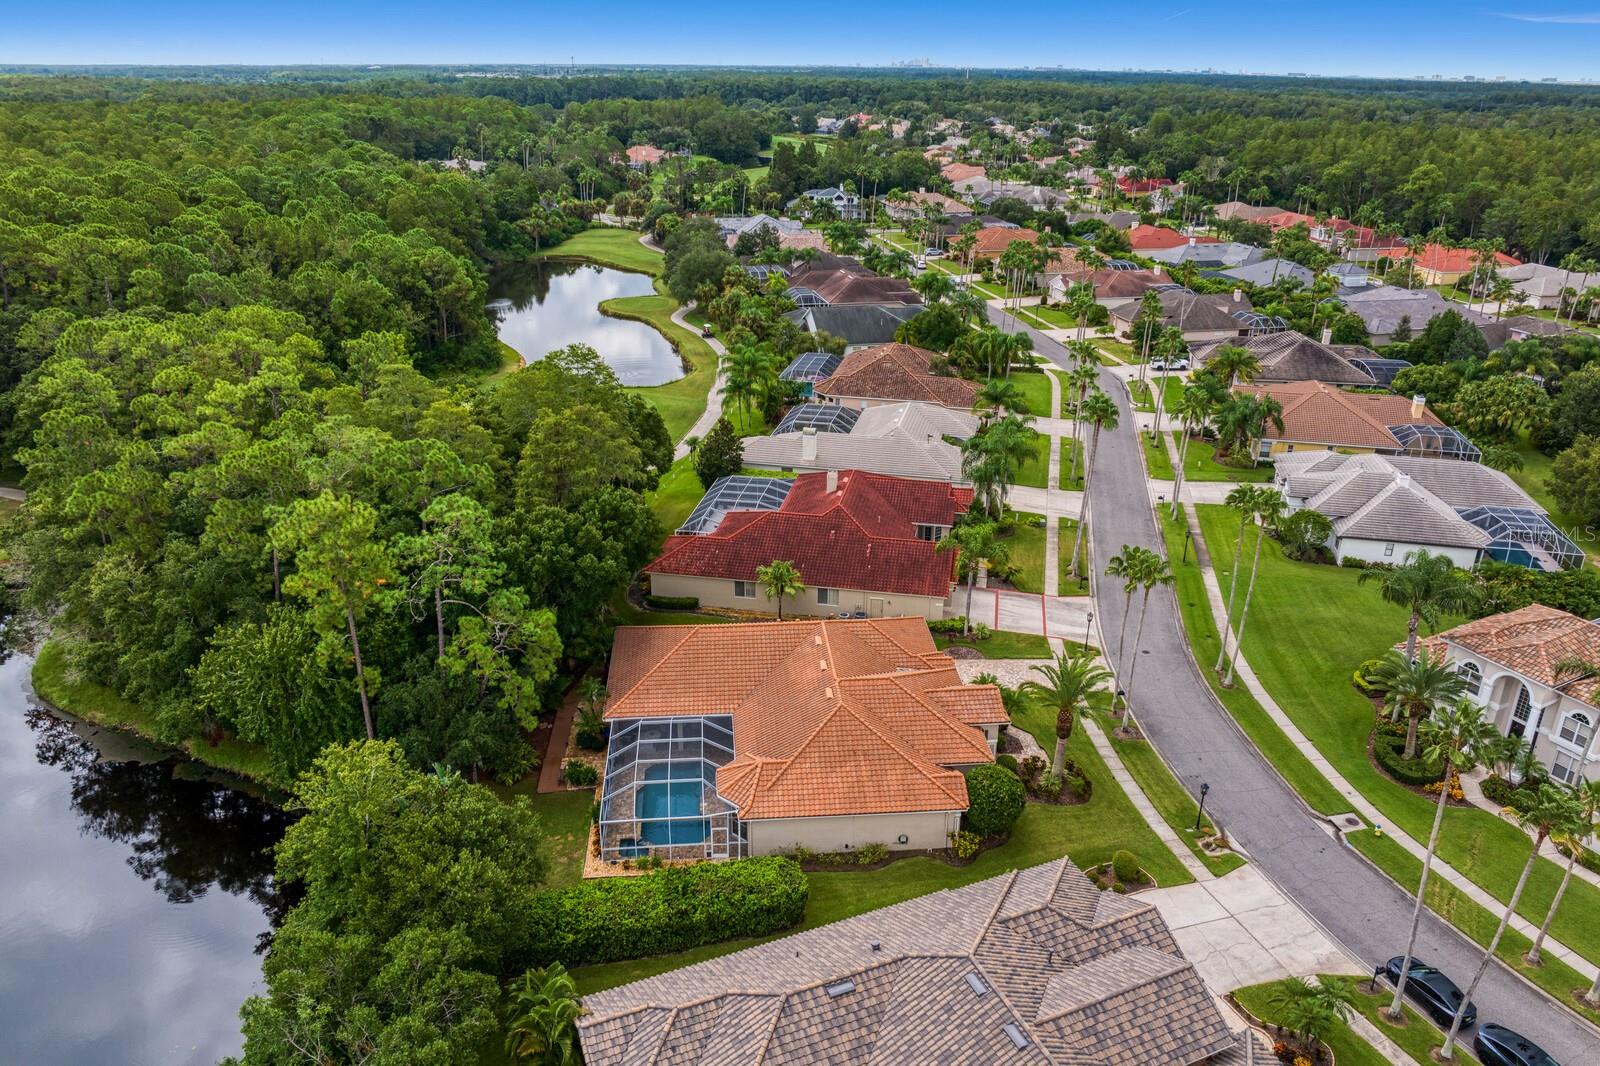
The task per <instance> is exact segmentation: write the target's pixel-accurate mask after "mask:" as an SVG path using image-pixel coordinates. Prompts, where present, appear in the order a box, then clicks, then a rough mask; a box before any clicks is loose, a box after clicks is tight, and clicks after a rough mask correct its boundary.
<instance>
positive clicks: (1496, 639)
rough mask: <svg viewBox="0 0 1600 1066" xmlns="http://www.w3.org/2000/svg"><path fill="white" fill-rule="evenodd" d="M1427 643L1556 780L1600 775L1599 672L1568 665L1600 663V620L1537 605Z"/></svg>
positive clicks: (1498, 723) (1501, 728)
mask: <svg viewBox="0 0 1600 1066" xmlns="http://www.w3.org/2000/svg"><path fill="white" fill-rule="evenodd" d="M1423 647H1425V648H1427V649H1429V651H1430V653H1431V656H1432V657H1434V658H1442V659H1443V660H1444V661H1446V662H1448V663H1451V664H1453V665H1454V666H1455V668H1456V673H1457V674H1459V675H1460V676H1461V678H1462V680H1463V681H1465V682H1466V685H1467V695H1468V696H1469V697H1471V698H1472V699H1473V700H1476V701H1477V702H1478V703H1480V704H1482V705H1483V708H1484V712H1485V714H1484V717H1485V718H1487V719H1488V720H1489V721H1490V722H1491V723H1493V725H1494V727H1495V729H1497V730H1499V731H1500V732H1501V733H1503V734H1505V735H1506V736H1512V737H1522V738H1523V739H1525V740H1527V741H1528V742H1529V743H1530V744H1532V745H1533V752H1534V755H1535V756H1536V757H1537V758H1538V760H1539V762H1540V763H1541V764H1543V765H1544V767H1545V768H1546V769H1547V770H1549V771H1550V776H1551V777H1553V778H1555V779H1556V780H1557V781H1561V782H1563V783H1565V784H1569V785H1571V784H1576V783H1577V782H1578V780H1579V779H1580V778H1588V779H1591V780H1592V779H1594V778H1600V753H1597V752H1596V751H1595V729H1596V726H1597V725H1600V674H1597V673H1596V672H1595V671H1593V670H1587V669H1583V668H1574V669H1569V668H1566V667H1568V666H1570V665H1571V664H1572V663H1573V662H1580V663H1588V664H1590V665H1591V666H1593V665H1595V664H1600V625H1597V624H1596V623H1594V622H1592V621H1590V620H1589V619H1587V618H1581V617H1579V616H1578V615H1575V614H1568V613H1567V612H1566V611H1558V610H1556V609H1555V608H1554V607H1546V606H1544V605H1543V604H1539V603H1535V604H1530V605H1529V606H1527V607H1523V608H1520V609H1518V610H1515V611H1506V612H1504V613H1502V614H1493V615H1490V616H1489V617H1487V618H1478V619H1475V620H1473V621H1471V622H1466V623H1464V624H1462V625H1459V626H1456V627H1455V628H1454V629H1447V630H1445V631H1444V632H1443V633H1437V634H1435V635H1434V636H1432V637H1429V638H1428V639H1427V640H1425V641H1423Z"/></svg>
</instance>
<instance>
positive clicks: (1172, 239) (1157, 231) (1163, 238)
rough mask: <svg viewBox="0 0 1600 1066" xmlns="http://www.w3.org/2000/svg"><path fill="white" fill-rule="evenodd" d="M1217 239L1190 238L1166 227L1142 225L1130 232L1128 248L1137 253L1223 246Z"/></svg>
mask: <svg viewBox="0 0 1600 1066" xmlns="http://www.w3.org/2000/svg"><path fill="white" fill-rule="evenodd" d="M1221 243H1222V242H1221V241H1219V240H1218V239H1217V238H1215V237H1205V236H1196V237H1188V236H1185V235H1184V234H1182V233H1179V232H1178V231H1177V230H1173V229H1167V228H1166V227H1165V226H1151V225H1145V224H1140V225H1137V226H1135V227H1133V228H1132V229H1130V230H1129V231H1128V247H1130V248H1132V249H1133V250H1134V251H1136V252H1148V251H1155V250H1157V249H1161V248H1179V247H1182V246H1183V245H1187V244H1221Z"/></svg>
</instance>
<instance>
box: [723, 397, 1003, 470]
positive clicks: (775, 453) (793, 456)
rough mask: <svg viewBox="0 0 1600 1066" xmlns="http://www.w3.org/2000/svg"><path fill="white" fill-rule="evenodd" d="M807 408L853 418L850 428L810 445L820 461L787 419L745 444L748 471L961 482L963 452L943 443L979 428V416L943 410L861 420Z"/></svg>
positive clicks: (900, 410)
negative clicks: (845, 473) (809, 456)
mask: <svg viewBox="0 0 1600 1066" xmlns="http://www.w3.org/2000/svg"><path fill="white" fill-rule="evenodd" d="M802 406H803V407H804V408H807V409H809V408H819V407H821V408H831V409H833V410H835V411H839V412H841V413H842V414H848V415H849V416H851V417H850V425H849V426H848V427H846V428H845V429H843V430H842V431H828V430H826V429H825V428H823V427H819V428H821V429H823V431H822V432H819V433H818V434H817V435H816V437H815V438H813V439H812V440H811V441H810V442H809V443H810V444H811V445H813V446H814V447H815V448H816V455H815V457H814V458H812V459H805V458H804V457H803V456H804V451H805V448H806V446H807V443H808V442H807V440H806V438H805V436H804V434H803V433H801V432H797V431H796V430H799V429H803V425H797V426H794V427H792V428H791V429H790V430H788V431H785V430H784V425H785V424H787V423H788V421H789V420H788V418H785V419H784V423H783V424H780V425H779V426H778V430H777V431H776V432H775V433H773V435H771V436H767V437H746V438H745V439H744V460H745V463H746V464H747V465H749V466H754V467H762V468H767V469H791V470H868V471H871V472H872V473H874V474H890V475H893V476H895V477H909V478H917V479H920V480H924V481H960V480H962V478H961V450H960V449H959V448H957V447H956V446H955V445H953V444H950V443H948V442H947V441H945V440H944V439H943V438H944V437H947V436H948V437H957V438H960V439H966V438H968V437H971V436H972V435H973V434H974V433H976V432H977V428H978V419H977V417H976V416H974V415H971V414H968V413H967V412H965V411H955V410H951V409H950V408H947V407H940V406H938V405H937V404H926V403H915V402H909V401H908V402H906V403H894V404H882V405H880V406H878V407H869V408H867V409H866V410H865V411H861V412H859V414H858V413H857V412H855V411H853V410H850V411H847V410H846V409H844V408H841V407H839V406H838V405H837V404H805V405H802ZM801 409H802V408H801V407H796V408H795V409H794V410H795V411H799V410H801ZM792 413H793V412H791V414H792Z"/></svg>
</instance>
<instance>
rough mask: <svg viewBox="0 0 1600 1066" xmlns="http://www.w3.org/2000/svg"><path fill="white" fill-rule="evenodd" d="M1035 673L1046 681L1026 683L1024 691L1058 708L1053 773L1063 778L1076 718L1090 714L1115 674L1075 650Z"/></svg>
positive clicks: (1089, 653)
mask: <svg viewBox="0 0 1600 1066" xmlns="http://www.w3.org/2000/svg"><path fill="white" fill-rule="evenodd" d="M1033 672H1034V673H1036V674H1039V675H1040V676H1041V677H1043V678H1044V681H1042V682H1040V681H1033V680H1031V679H1030V680H1028V681H1024V682H1023V683H1022V691H1024V692H1026V693H1028V694H1029V695H1034V696H1041V697H1043V698H1045V699H1047V700H1049V701H1050V702H1051V703H1053V704H1055V708H1056V750H1055V757H1054V758H1053V759H1052V760H1051V763H1050V773H1051V774H1053V775H1054V776H1055V777H1058V778H1059V777H1060V776H1061V772H1062V769H1063V767H1064V766H1065V763H1066V755H1067V738H1068V737H1070V736H1071V735H1072V724H1073V719H1074V716H1075V715H1077V714H1080V713H1084V712H1087V711H1088V709H1089V697H1090V696H1094V695H1098V694H1100V693H1103V692H1105V690H1106V687H1105V683H1106V682H1107V681H1108V680H1110V679H1111V671H1109V670H1107V669H1106V668H1105V667H1103V666H1101V665H1100V664H1099V663H1097V662H1096V661H1095V654H1094V652H1093V651H1092V650H1090V649H1088V648H1080V647H1072V648H1069V649H1068V650H1067V651H1064V652H1062V653H1061V654H1060V655H1057V656H1056V658H1055V662H1053V663H1049V664H1046V665H1043V666H1035V667H1034V668H1033Z"/></svg>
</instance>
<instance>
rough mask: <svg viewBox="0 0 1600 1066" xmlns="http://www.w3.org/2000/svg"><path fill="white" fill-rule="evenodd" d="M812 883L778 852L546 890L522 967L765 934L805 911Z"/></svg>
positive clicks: (626, 956) (650, 952)
mask: <svg viewBox="0 0 1600 1066" xmlns="http://www.w3.org/2000/svg"><path fill="white" fill-rule="evenodd" d="M808 893H809V885H808V882H807V881H806V877H805V874H804V873H802V872H801V870H800V867H799V866H797V865H796V864H795V863H793V862H791V861H789V860H788V859H785V858H782V857H780V856H776V855H768V856H762V857H760V858H754V859H739V860H737V861H735V862H722V863H701V864H698V865H695V866H675V867H668V868H666V869H663V870H658V871H656V872H655V873H652V874H647V875H646V876H644V877H607V878H601V879H598V880H592V881H582V882H580V883H578V884H576V885H573V886H571V887H570V888H564V889H561V890H559V891H555V892H545V893H541V894H540V895H539V896H538V897H537V899H536V900H535V903H534V906H533V907H532V908H531V913H530V915H529V920H528V928H529V929H530V937H529V945H528V949H527V958H526V959H525V960H522V961H521V962H520V963H519V966H518V968H519V969H520V968H523V967H533V966H547V965H549V964H550V963H552V962H559V963H562V964H563V965H565V966H568V967H573V966H580V965H581V966H586V965H590V964H593V963H598V962H616V961H618V960H621V959H636V958H640V957H642V956H645V955H665V954H669V953H672V952H677V951H686V950H688V949H689V948H693V947H699V946H700V945H702V944H713V943H716V942H717V941H719V940H731V939H734V938H736V937H753V936H765V935H767V934H769V933H776V932H778V931H780V930H782V929H787V928H789V927H790V926H793V925H796V924H798V923H799V922H800V920H801V919H802V918H803V917H805V910H806V899H807V895H808Z"/></svg>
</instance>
